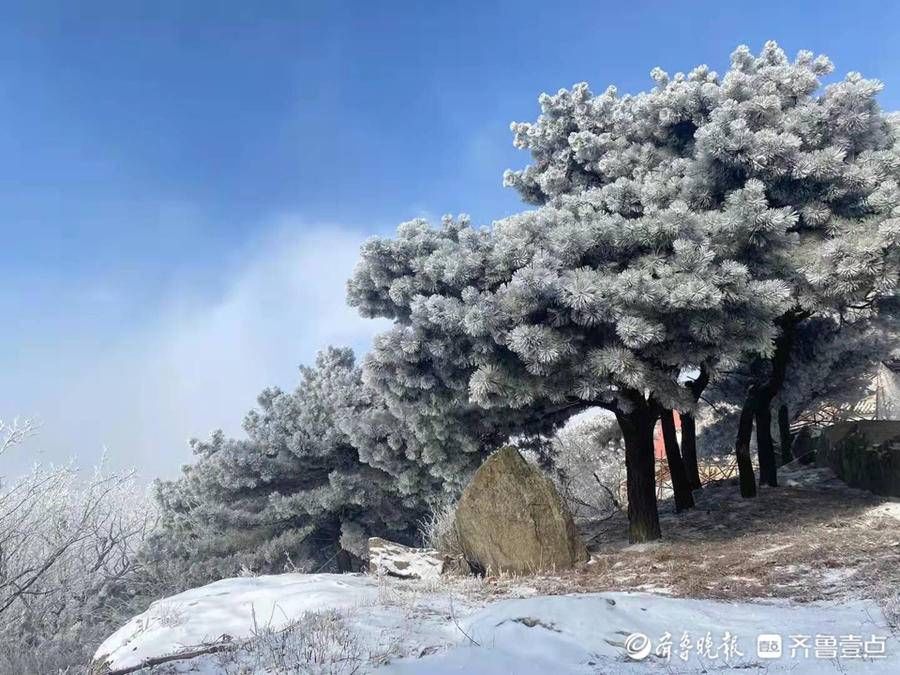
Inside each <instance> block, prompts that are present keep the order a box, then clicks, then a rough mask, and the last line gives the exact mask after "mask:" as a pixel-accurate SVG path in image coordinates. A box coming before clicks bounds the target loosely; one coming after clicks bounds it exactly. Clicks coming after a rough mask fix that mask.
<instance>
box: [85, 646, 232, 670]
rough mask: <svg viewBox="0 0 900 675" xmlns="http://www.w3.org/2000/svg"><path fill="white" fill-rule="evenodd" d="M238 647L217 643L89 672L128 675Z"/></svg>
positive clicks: (101, 664) (94, 668) (105, 662)
mask: <svg viewBox="0 0 900 675" xmlns="http://www.w3.org/2000/svg"><path fill="white" fill-rule="evenodd" d="M239 646H240V644H239V643H235V642H217V643H215V644H209V645H203V646H202V647H198V648H197V649H192V650H190V651H184V652H178V653H177V654H169V655H167V656H154V657H152V658H149V659H144V660H143V661H141V662H140V663H139V664H137V665H136V666H129V667H128V668H116V669H111V668H110V667H109V662H108V661H104V662H103V663H100V664H97V665H95V666H94V667H93V668H92V669H91V670H92V673H94V675H128V673H135V672H137V671H139V670H143V669H144V668H152V667H154V666H159V665H162V664H163V663H171V662H172V661H185V660H188V659H194V658H197V657H198V656H205V655H206V654H216V653H218V652H227V651H232V650H235V649H237V648H238V647H239Z"/></svg>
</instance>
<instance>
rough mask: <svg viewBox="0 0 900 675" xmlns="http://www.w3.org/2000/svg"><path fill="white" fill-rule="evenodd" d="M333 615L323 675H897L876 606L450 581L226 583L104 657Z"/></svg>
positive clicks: (105, 647)
mask: <svg viewBox="0 0 900 675" xmlns="http://www.w3.org/2000/svg"><path fill="white" fill-rule="evenodd" d="M466 583H469V584H472V583H475V582H471V581H470V582H466ZM520 594H521V595H525V596H527V595H528V594H529V591H528V589H527V588H525V587H522V588H521V593H520ZM330 610H334V612H333V616H338V617H341V621H342V622H344V623H345V624H346V627H347V629H348V635H351V636H352V642H353V644H352V648H349V647H347V645H344V649H343V652H342V654H343V655H342V657H341V658H342V659H343V660H344V662H342V663H338V664H337V665H336V666H335V667H322V666H326V665H327V664H321V663H320V664H318V666H317V667H316V668H315V669H314V670H315V672H351V671H352V670H353V669H354V668H357V669H358V670H357V672H371V671H378V672H384V673H398V674H399V673H473V672H477V673H485V674H488V675H492V674H495V673H496V674H500V673H547V672H555V673H595V672H602V673H610V672H615V673H618V672H666V673H700V672H713V671H717V670H718V671H723V672H731V671H732V670H735V669H740V672H756V670H759V671H766V672H769V673H775V672H791V673H810V674H813V673H815V674H818V673H829V672H845V673H885V674H887V673H898V672H900V641H898V639H897V637H896V636H894V635H892V634H891V631H890V629H889V627H888V626H887V622H886V621H885V619H884V617H883V615H882V613H881V611H880V609H879V608H878V606H877V605H876V604H874V603H872V602H866V601H858V602H851V603H844V604H842V605H838V604H834V603H810V604H794V603H790V602H786V601H782V602H774V603H773V602H769V603H764V602H759V603H750V602H740V603H733V602H717V601H712V600H693V599H681V598H672V597H665V596H659V595H653V594H649V593H592V594H584V595H556V596H537V595H532V596H531V597H520V598H511V599H501V600H494V601H491V600H490V594H485V593H466V592H465V584H454V582H442V584H440V585H435V584H427V583H423V582H416V581H398V580H388V579H379V578H376V577H371V576H362V575H332V574H310V575H303V574H284V575H277V576H261V577H255V578H237V579H226V580H223V581H219V582H216V583H214V584H210V585H208V586H204V587H202V588H196V589H192V590H190V591H187V592H185V593H181V594H179V595H176V596H172V597H171V598H167V599H165V600H161V601H159V602H156V603H154V604H153V605H152V606H151V607H150V608H149V609H148V610H147V611H146V612H144V613H143V614H141V615H139V616H137V617H135V618H134V619H132V620H131V621H130V622H128V624H126V625H125V626H123V627H122V628H121V629H119V630H118V631H116V633H114V634H113V635H111V636H110V637H109V638H108V639H107V640H106V641H105V642H104V643H103V644H102V645H101V646H100V648H99V649H98V650H97V659H98V660H101V661H102V660H105V661H107V662H108V664H109V666H110V668H111V669H112V670H113V671H116V670H119V669H126V668H131V667H134V666H138V665H140V664H141V663H145V662H146V660H147V659H151V658H154V657H160V656H165V655H173V654H178V653H181V652H189V651H197V650H198V648H201V649H202V648H203V647H204V646H211V645H219V646H221V645H227V644H235V645H238V644H243V641H244V640H246V639H248V638H251V637H252V636H253V635H254V633H256V634H258V633H259V628H260V626H264V627H267V628H268V629H271V630H274V631H278V630H280V629H282V628H284V627H285V626H288V625H289V624H291V623H292V622H293V621H296V620H297V619H298V617H301V616H303V615H304V613H309V612H328V611H330ZM760 634H768V637H763V638H762V639H760V638H759V636H760ZM342 639H343V640H345V641H346V640H347V639H348V638H346V637H344V638H342ZM779 641H780V654H781V655H780V656H776V654H777V651H778V650H777V647H778V643H779ZM304 644H307V643H304ZM666 644H670V645H671V646H670V648H669V649H668V650H667V649H666V646H665V645H666ZM301 651H302V650H301ZM307 652H308V653H314V652H316V650H315V649H307ZM629 652H630V655H629ZM316 656H317V658H318V657H321V650H320V651H319V652H316ZM766 657H772V658H766ZM242 659H243V663H242ZM251 661H252V660H251V659H248V657H247V656H246V654H245V653H244V650H242V649H236V650H233V651H230V652H228V653H226V654H224V655H223V654H217V655H206V656H201V657H198V658H194V659H192V660H188V661H181V662H174V663H169V664H167V665H166V666H165V668H166V671H165V672H188V671H190V672H194V673H198V672H200V673H222V672H227V673H232V672H233V673H238V672H242V673H243V672H251V673H252V672H266V671H265V669H264V668H263V667H261V666H258V667H257V669H256V670H253V669H252V668H251V669H250V670H247V664H248V663H250V662H251ZM349 661H352V664H351V663H349ZM253 663H257V664H258V663H259V660H258V659H257V660H256V661H253ZM350 665H352V666H353V668H351V667H349V666H350ZM344 666H348V667H347V668H344Z"/></svg>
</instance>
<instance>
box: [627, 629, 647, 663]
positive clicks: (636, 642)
mask: <svg viewBox="0 0 900 675" xmlns="http://www.w3.org/2000/svg"><path fill="white" fill-rule="evenodd" d="M652 648H653V645H652V644H651V643H650V638H648V637H647V636H646V635H644V634H643V633H632V634H631V635H629V636H628V637H627V638H625V653H626V654H628V658H630V659H632V660H634V661H643V660H644V659H646V658H647V657H648V656H649V655H650V650H651V649H652Z"/></svg>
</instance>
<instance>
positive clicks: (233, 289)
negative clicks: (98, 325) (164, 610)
mask: <svg viewBox="0 0 900 675" xmlns="http://www.w3.org/2000/svg"><path fill="white" fill-rule="evenodd" d="M363 239H364V237H363V236H362V235H361V234H359V233H357V232H353V231H350V230H348V229H345V228H341V227H310V226H308V225H305V224H303V223H299V222H296V221H291V220H286V221H283V222H282V223H280V224H279V227H278V228H277V229H276V231H275V232H274V233H273V234H271V236H269V237H267V238H266V239H265V240H264V241H262V242H260V243H259V244H258V245H257V246H256V247H254V249H253V251H252V252H251V253H250V254H249V255H248V257H247V259H246V261H244V262H242V263H239V264H238V265H237V266H236V269H235V270H228V269H227V266H225V265H223V267H222V275H223V276H224V275H228V276H230V278H224V279H219V282H218V284H217V285H218V287H219V288H221V289H223V291H222V292H221V293H220V294H219V296H218V297H217V298H215V299H209V298H207V299H201V300H198V299H197V298H196V293H195V290H194V289H187V288H185V289H179V292H178V297H175V298H173V299H172V301H171V302H169V303H165V304H164V305H163V306H164V309H163V310H162V311H161V312H160V314H159V316H158V317H157V318H156V319H154V320H153V321H150V322H149V324H148V325H146V326H145V328H143V329H140V330H139V331H137V333H136V334H134V335H132V336H131V337H130V338H128V339H125V338H123V339H122V340H121V341H120V342H119V343H118V344H117V346H116V348H114V349H112V350H110V351H109V352H108V353H97V352H96V350H90V352H89V353H83V354H76V357H75V358H73V359H67V360H70V361H72V362H77V363H78V365H77V366H69V367H67V368H66V369H65V372H55V371H54V372H47V371H46V369H45V370H44V371H43V372H42V373H39V374H38V375H36V377H37V378H38V381H33V382H31V383H30V385H31V389H32V390H34V391H36V392H39V393H37V394H36V396H35V397H34V400H31V401H28V406H29V407H28V408H27V409H25V410H23V412H28V411H31V410H37V411H38V412H39V414H40V416H41V418H42V420H43V429H42V431H41V435H40V436H39V437H38V438H37V439H35V440H34V441H33V442H32V443H31V444H30V448H29V450H30V451H31V452H30V454H29V455H28V461H29V462H30V461H32V460H33V459H35V458H36V455H35V454H34V453H35V451H37V450H40V453H39V455H37V458H40V459H43V460H54V461H59V460H62V459H65V458H67V457H71V456H76V457H77V459H78V461H79V463H80V464H82V465H87V464H92V463H94V462H96V461H97V459H98V458H99V456H100V454H101V452H102V448H103V447H104V446H105V447H106V448H108V458H109V460H110V462H111V463H112V464H114V465H133V466H135V467H136V468H137V469H138V471H139V472H140V473H141V474H143V475H147V476H155V475H167V476H171V475H173V474H174V473H175V472H176V471H177V469H178V468H179V466H180V465H181V464H182V463H184V462H185V461H187V460H188V458H189V456H190V454H189V449H188V447H187V439H188V438H190V437H191V436H200V437H204V436H206V435H207V434H208V433H209V432H210V431H211V430H213V429H215V428H220V427H221V428H224V429H225V430H226V431H227V432H230V433H239V432H240V422H241V420H242V418H243V416H244V413H245V412H246V411H247V410H248V409H250V408H251V407H252V406H253V405H254V404H255V401H256V395H257V394H258V393H259V391H260V390H261V389H263V388H264V387H266V386H270V385H279V386H282V387H293V386H294V384H295V383H296V381H297V366H298V365H300V364H302V363H310V362H312V360H313V359H314V358H315V354H316V352H317V351H318V350H319V349H321V348H323V347H325V346H326V345H328V344H336V345H348V346H352V347H354V348H356V349H357V352H358V353H359V351H360V350H364V349H366V348H367V347H368V344H369V343H370V341H371V337H372V335H374V333H376V332H377V331H379V330H382V329H384V328H385V327H386V325H387V324H386V322H382V321H373V320H368V319H363V318H361V317H359V316H358V315H357V313H356V312H355V310H353V309H351V308H349V307H347V306H346V303H345V283H346V279H347V278H348V277H349V276H350V273H351V271H352V269H353V266H354V264H355V262H356V260H357V258H358V253H359V246H360V244H361V243H362V241H363ZM7 405H8V404H7ZM23 405H24V403H23ZM2 473H6V471H3V472H0V475H2ZM7 475H8V474H7Z"/></svg>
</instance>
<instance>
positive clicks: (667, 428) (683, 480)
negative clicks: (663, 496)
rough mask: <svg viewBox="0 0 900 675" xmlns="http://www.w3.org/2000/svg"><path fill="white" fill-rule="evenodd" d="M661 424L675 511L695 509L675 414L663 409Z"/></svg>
mask: <svg viewBox="0 0 900 675" xmlns="http://www.w3.org/2000/svg"><path fill="white" fill-rule="evenodd" d="M659 419H660V424H661V425H662V433H663V443H664V444H665V446H666V461H667V462H668V464H669V475H670V476H671V477H672V492H673V493H674V494H675V511H676V513H677V512H681V511H684V510H686V509H692V508H694V496H693V495H692V494H691V484H690V481H689V480H688V474H687V469H685V468H684V462H683V461H682V459H681V450H679V448H678V436H677V435H676V433H675V413H673V412H672V411H671V410H668V409H665V408H664V409H663V410H662V411H661V412H660V418H659Z"/></svg>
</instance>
